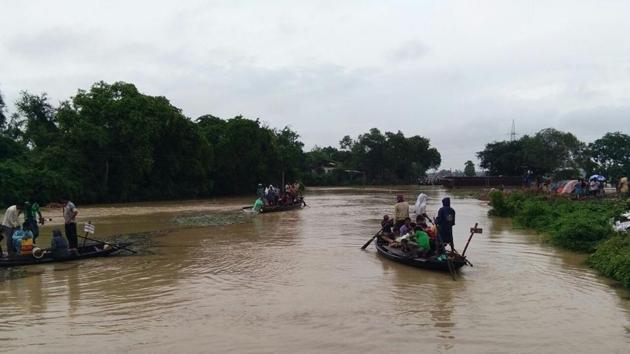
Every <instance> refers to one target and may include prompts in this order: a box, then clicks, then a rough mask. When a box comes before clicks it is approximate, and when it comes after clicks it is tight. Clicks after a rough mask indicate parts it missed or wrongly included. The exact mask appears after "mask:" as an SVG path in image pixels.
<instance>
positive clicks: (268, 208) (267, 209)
mask: <svg viewBox="0 0 630 354" xmlns="http://www.w3.org/2000/svg"><path fill="white" fill-rule="evenodd" d="M305 205H306V203H304V199H303V198H298V199H297V200H296V201H295V203H291V204H279V205H265V206H263V207H262V209H261V210H260V212H261V213H263V214H264V213H275V212H279V211H288V210H295V209H302V208H303V207H304V206H305ZM252 208H253V207H251V206H246V207H243V211H252Z"/></svg>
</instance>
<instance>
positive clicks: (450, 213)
mask: <svg viewBox="0 0 630 354" xmlns="http://www.w3.org/2000/svg"><path fill="white" fill-rule="evenodd" d="M435 223H436V224H437V227H438V239H439V241H440V242H441V243H448V244H449V245H450V246H451V250H452V251H455V245H454V242H453V226H455V210H454V209H453V208H451V198H448V197H447V198H444V199H442V207H441V208H440V210H439V211H438V215H437V218H435ZM441 248H442V245H440V249H441Z"/></svg>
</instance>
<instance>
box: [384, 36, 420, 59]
mask: <svg viewBox="0 0 630 354" xmlns="http://www.w3.org/2000/svg"><path fill="white" fill-rule="evenodd" d="M428 52H429V47H428V46H427V45H426V44H425V43H424V42H422V41H421V40H411V41H407V42H405V43H403V44H401V45H400V46H399V47H398V48H396V49H394V51H393V52H392V53H391V54H390V57H391V58H392V59H394V60H396V61H413V60H417V59H419V58H422V57H424V56H425V55H427V53H428Z"/></svg>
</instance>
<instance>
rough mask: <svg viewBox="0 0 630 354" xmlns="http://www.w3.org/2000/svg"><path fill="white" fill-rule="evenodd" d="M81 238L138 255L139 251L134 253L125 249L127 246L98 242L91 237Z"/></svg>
mask: <svg viewBox="0 0 630 354" xmlns="http://www.w3.org/2000/svg"><path fill="white" fill-rule="evenodd" d="M79 237H83V238H84V239H86V240H90V241H94V242H98V243H100V244H102V245H110V246H112V247H114V248H118V249H121V250H125V251H129V252H131V253H133V254H136V253H138V252H137V251H134V250H132V249H131V248H128V247H125V246H120V245H115V244H111V243H109V242H105V241H101V240H96V239H93V238H89V237H87V236H81V235H79Z"/></svg>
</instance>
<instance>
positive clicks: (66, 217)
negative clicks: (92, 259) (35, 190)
mask: <svg viewBox="0 0 630 354" xmlns="http://www.w3.org/2000/svg"><path fill="white" fill-rule="evenodd" d="M68 199H69V198H67V197H63V198H61V203H62V204H63V221H64V223H65V230H66V238H67V239H68V243H69V244H70V250H76V249H77V248H78V247H79V240H78V236H77V215H78V214H79V210H77V207H76V206H75V205H74V203H73V202H71V201H70V200H68Z"/></svg>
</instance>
